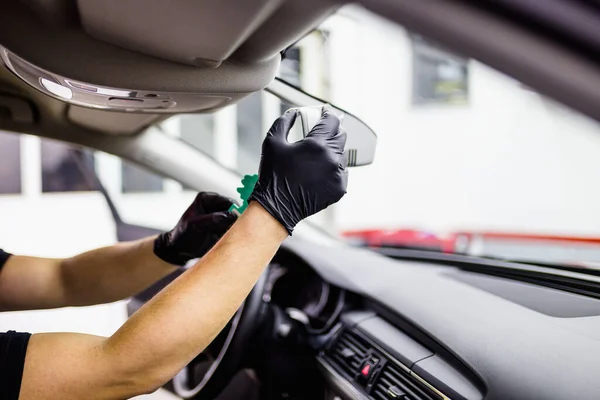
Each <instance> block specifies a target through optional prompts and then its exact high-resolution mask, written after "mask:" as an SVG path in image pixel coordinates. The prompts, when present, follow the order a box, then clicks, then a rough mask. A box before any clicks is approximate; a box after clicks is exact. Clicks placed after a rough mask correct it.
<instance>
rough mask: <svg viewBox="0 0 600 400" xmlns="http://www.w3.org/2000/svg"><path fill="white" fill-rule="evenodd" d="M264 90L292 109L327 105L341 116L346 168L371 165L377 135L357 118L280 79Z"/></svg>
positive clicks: (276, 79)
mask: <svg viewBox="0 0 600 400" xmlns="http://www.w3.org/2000/svg"><path fill="white" fill-rule="evenodd" d="M265 90H266V91H267V92H269V93H271V94H273V95H275V96H277V97H279V98H280V99H281V100H283V101H285V102H287V103H289V105H291V106H292V107H314V106H323V105H325V104H329V105H330V106H331V108H333V111H334V113H335V114H337V115H343V120H342V126H343V127H344V130H345V131H346V133H347V134H348V140H347V141H346V151H348V153H349V159H350V161H351V162H350V163H349V165H348V166H349V167H350V166H352V167H358V166H361V165H369V164H371V163H373V160H374V159H375V148H376V146H377V135H376V134H375V132H374V131H373V130H372V129H371V128H370V127H369V126H368V125H367V124H365V123H364V122H363V121H361V120H360V119H359V118H358V117H356V116H354V115H353V114H351V113H349V112H347V111H345V110H342V109H341V108H339V107H337V106H336V105H335V104H331V103H327V102H326V101H323V100H321V99H319V98H317V97H314V96H312V95H310V94H308V93H306V92H304V91H303V90H301V89H299V88H297V87H296V86H294V85H291V84H289V83H287V82H285V81H284V80H282V79H280V78H275V80H274V81H273V82H271V83H270V84H269V86H267V87H266V88H265Z"/></svg>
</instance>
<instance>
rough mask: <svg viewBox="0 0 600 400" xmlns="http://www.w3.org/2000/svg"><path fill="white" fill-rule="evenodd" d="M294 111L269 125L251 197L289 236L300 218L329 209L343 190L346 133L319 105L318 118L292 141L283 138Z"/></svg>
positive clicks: (346, 161) (335, 117)
mask: <svg viewBox="0 0 600 400" xmlns="http://www.w3.org/2000/svg"><path fill="white" fill-rule="evenodd" d="M296 115H297V112H296V111H295V110H288V111H287V112H286V113H285V114H283V115H282V116H281V117H279V118H278V119H277V120H276V121H275V122H274V123H273V126H271V129H270V130H269V132H268V133H267V137H266V138H265V140H264V142H263V145H262V157H261V161H260V168H259V172H258V182H257V183H256V186H255V187H254V191H253V192H252V195H251V196H250V201H252V200H254V201H257V202H258V203H260V204H261V205H262V206H263V208H264V209H265V210H267V211H268V212H269V213H270V214H271V215H272V216H273V217H274V218H275V219H277V220H278V221H279V222H280V223H281V224H282V225H283V226H284V227H285V229H287V231H288V233H289V234H290V235H291V234H292V231H293V230H294V227H295V226H296V224H297V223H298V222H300V220H302V219H304V218H306V217H308V216H310V215H312V214H316V213H317V212H319V211H321V210H323V209H325V208H327V207H328V206H329V205H331V204H333V203H335V202H337V201H338V200H339V199H341V198H342V196H343V195H344V194H345V193H346V186H347V184H348V171H347V169H346V167H347V165H348V159H347V157H345V156H344V146H345V145H346V132H344V131H343V130H342V129H341V128H340V119H339V118H338V117H337V116H336V115H334V114H333V112H332V111H331V110H329V109H327V108H323V112H322V114H321V120H320V121H319V122H318V123H317V124H316V125H315V127H314V128H313V129H312V130H311V131H310V132H309V133H308V135H307V136H306V137H305V138H304V139H302V140H300V141H298V142H295V143H289V142H288V141H287V136H288V132H289V130H290V128H291V127H292V125H293V124H294V121H295V120H296Z"/></svg>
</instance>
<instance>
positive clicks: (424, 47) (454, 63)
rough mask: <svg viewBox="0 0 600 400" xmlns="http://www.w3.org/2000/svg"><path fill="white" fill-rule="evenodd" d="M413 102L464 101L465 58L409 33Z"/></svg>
mask: <svg viewBox="0 0 600 400" xmlns="http://www.w3.org/2000/svg"><path fill="white" fill-rule="evenodd" d="M411 39H412V50H413V96H412V100H413V101H412V102H413V104H414V105H426V104H459V105H461V104H467V103H468V101H469V85H468V78H469V67H468V60H467V59H465V58H462V57H460V56H458V55H456V54H452V53H450V52H448V51H447V50H444V49H442V48H440V47H439V46H436V45H434V44H432V43H431V42H429V41H427V40H425V39H424V38H422V37H421V36H417V35H412V36H411Z"/></svg>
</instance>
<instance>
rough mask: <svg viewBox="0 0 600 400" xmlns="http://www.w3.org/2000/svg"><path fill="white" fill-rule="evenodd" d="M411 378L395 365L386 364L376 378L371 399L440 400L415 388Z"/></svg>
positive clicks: (419, 388)
mask: <svg viewBox="0 0 600 400" xmlns="http://www.w3.org/2000/svg"><path fill="white" fill-rule="evenodd" d="M413 379H414V378H413V377H411V376H410V375H409V374H408V373H407V372H405V371H403V370H401V369H400V367H398V366H396V365H395V364H393V363H391V362H388V363H387V364H386V365H385V366H384V367H383V370H382V371H381V373H380V374H379V375H378V376H377V379H376V380H375V384H374V385H373V390H372V392H371V397H372V398H373V399H375V400H393V399H404V396H406V398H409V399H414V400H440V399H441V397H439V396H438V395H436V394H434V393H429V392H425V390H424V389H421V387H419V386H417V385H416V384H415V383H414V381H413Z"/></svg>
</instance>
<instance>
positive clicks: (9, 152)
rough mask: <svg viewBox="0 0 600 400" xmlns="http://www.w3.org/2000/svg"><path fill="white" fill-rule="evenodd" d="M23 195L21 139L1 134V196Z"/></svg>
mask: <svg viewBox="0 0 600 400" xmlns="http://www.w3.org/2000/svg"><path fill="white" fill-rule="evenodd" d="M18 193H21V137H20V136H19V135H14V134H10V133H4V132H0V194H18Z"/></svg>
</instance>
